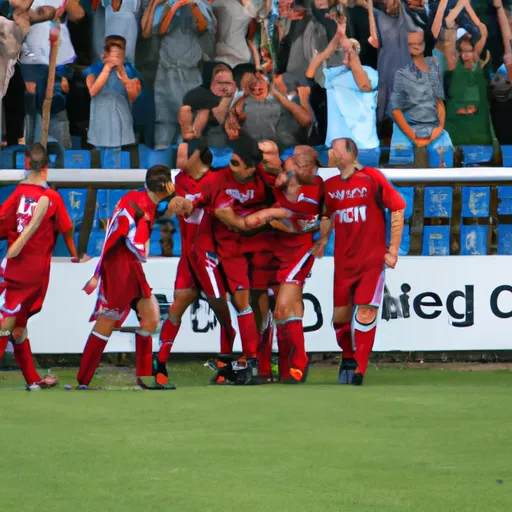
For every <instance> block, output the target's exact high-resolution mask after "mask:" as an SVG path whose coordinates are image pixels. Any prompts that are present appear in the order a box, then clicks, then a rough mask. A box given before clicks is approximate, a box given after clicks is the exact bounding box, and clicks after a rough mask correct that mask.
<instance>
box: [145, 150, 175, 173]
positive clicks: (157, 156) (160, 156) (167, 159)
mask: <svg viewBox="0 0 512 512" xmlns="http://www.w3.org/2000/svg"><path fill="white" fill-rule="evenodd" d="M172 157H173V153H172V148H168V149H163V150H162V151H156V150H154V149H150V150H149V153H148V159H147V165H146V166H145V167H142V168H143V169H149V168H150V167H152V166H153V165H167V166H168V167H172Z"/></svg>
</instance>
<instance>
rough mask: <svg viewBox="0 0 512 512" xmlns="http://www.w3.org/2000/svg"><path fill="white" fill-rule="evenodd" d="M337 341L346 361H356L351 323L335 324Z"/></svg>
mask: <svg viewBox="0 0 512 512" xmlns="http://www.w3.org/2000/svg"><path fill="white" fill-rule="evenodd" d="M334 332H335V333H336V341H337V342H338V346H339V347H340V349H341V351H342V355H343V358H344V359H354V353H355V351H354V343H353V340H352V326H351V325H350V323H345V324H337V323H335V324H334Z"/></svg>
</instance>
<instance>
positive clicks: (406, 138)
mask: <svg viewBox="0 0 512 512" xmlns="http://www.w3.org/2000/svg"><path fill="white" fill-rule="evenodd" d="M508 2H509V0H488V1H487V2H485V1H481V2H476V1H473V2H471V1H470V0H428V1H427V0H296V1H293V0H213V1H212V2H207V1H206V0H92V3H91V2H90V0H67V1H65V2H64V3H62V0H34V2H33V3H32V4H31V2H30V0H11V2H7V1H4V2H2V3H0V5H1V9H2V14H3V17H2V18H0V22H1V23H0V39H1V41H0V58H1V59H2V63H1V65H0V97H2V100H3V108H2V112H3V114H2V118H3V128H4V129H3V131H2V133H3V141H2V145H15V144H19V143H26V144H32V143H33V142H35V141H37V140H39V139H40V137H41V126H42V110H43V103H44V99H45V95H46V89H47V82H48V75H49V68H50V67H51V66H50V53H51V52H50V33H51V29H52V26H54V22H52V21H51V20H52V17H53V16H55V17H54V18H53V20H54V21H55V20H56V19H58V20H60V46H59V48H58V54H57V60H56V80H55V86H54V90H53V101H52V106H51V116H50V126H49V135H50V140H54V141H56V142H58V143H59V144H60V146H61V147H62V148H64V149H70V148H71V147H72V138H74V139H75V140H76V138H80V140H81V141H82V144H83V148H93V147H94V148H97V149H99V151H100V152H101V155H102V166H103V167H107V168H119V167H121V162H120V152H121V149H122V148H127V147H130V146H133V145H137V144H144V145H145V146H147V147H149V148H151V149H153V150H156V151H165V150H168V149H169V148H170V147H174V146H176V144H178V143H179V142H180V141H181V140H189V139H193V138H197V137H203V138H206V139H207V141H208V144H209V146H210V147H211V148H212V151H213V152H214V155H215V161H214V164H215V165H216V166H222V165H223V164H224V163H225V162H226V161H228V160H229V150H228V149H227V141H228V139H235V138H237V137H238V136H239V135H240V134H241V133H249V134H251V136H252V137H254V138H256V139H260V140H261V139H271V140H274V141H275V142H276V143H277V144H278V146H279V148H280V150H281V152H282V153H283V154H285V155H286V154H288V153H289V152H290V151H291V150H292V148H293V147H294V146H295V145H298V144H309V145H312V146H315V147H320V148H322V147H323V148H329V146H330V143H331V141H332V140H333V138H337V137H350V138H352V139H353V140H354V141H356V143H357V144H358V146H359V148H360V149H361V160H362V161H363V163H365V162H367V163H368V164H373V165H377V164H378V162H379V158H380V155H381V148H383V147H385V148H390V158H393V157H394V156H396V155H397V154H398V153H400V152H401V151H404V150H407V149H409V150H413V151H414V150H415V149H417V148H426V150H427V151H426V154H427V155H428V160H429V162H428V163H427V164H426V165H431V166H440V167H443V166H446V167H450V166H452V165H453V159H454V153H455V154H456V151H455V152H454V148H458V147H460V146H464V145H479V146H488V147H492V148H494V149H493V150H494V152H495V153H496V151H499V148H500V145H501V146H503V145H509V144H512V141H511V140H510V139H512V132H511V130H510V129H509V128H508V125H509V119H510V116H509V112H510V111H511V110H512V87H511V77H512V52H511V46H510V39H511V37H512V36H511V29H510V26H511V22H512V15H511V11H510V9H509V3H508ZM30 4H31V11H30V16H29V19H30V24H29V25H27V23H24V22H23V21H22V20H21V18H20V16H16V13H17V10H18V11H19V10H20V8H23V7H24V6H26V5H28V6H30ZM20 6H21V7H20ZM45 9H46V11H45ZM20 20H21V21H20ZM52 23H53V25H52ZM18 29H21V32H20V31H18V32H16V30H18ZM20 34H21V35H20ZM25 34H26V36H25ZM15 36H16V37H15ZM24 36H25V37H24ZM13 38H14V39H16V40H17V42H18V44H17V45H16V44H12V41H11V40H13ZM23 38H24V39H23ZM20 43H21V44H20ZM226 159H227V160H226Z"/></svg>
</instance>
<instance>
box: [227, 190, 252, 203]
mask: <svg viewBox="0 0 512 512" xmlns="http://www.w3.org/2000/svg"><path fill="white" fill-rule="evenodd" d="M226 194H227V195H228V196H229V197H232V198H233V199H236V200H237V201H238V202H239V203H247V201H250V200H251V199H254V190H248V191H247V192H246V193H245V194H244V193H243V192H240V190H238V189H236V188H228V189H227V190H226Z"/></svg>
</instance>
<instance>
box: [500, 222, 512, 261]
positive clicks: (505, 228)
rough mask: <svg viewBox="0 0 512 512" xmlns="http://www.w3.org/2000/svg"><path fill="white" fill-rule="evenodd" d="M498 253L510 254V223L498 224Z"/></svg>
mask: <svg viewBox="0 0 512 512" xmlns="http://www.w3.org/2000/svg"><path fill="white" fill-rule="evenodd" d="M498 254H500V255H504V254H512V224H501V225H499V226H498Z"/></svg>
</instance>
